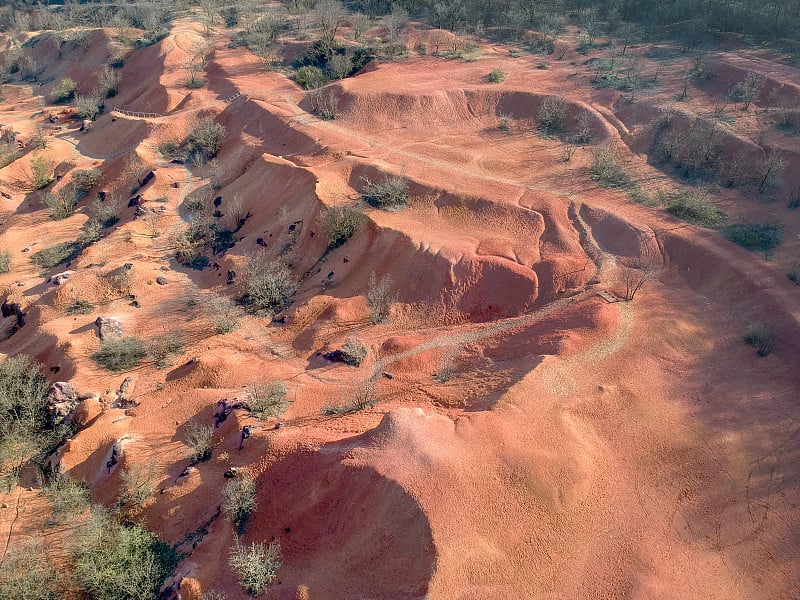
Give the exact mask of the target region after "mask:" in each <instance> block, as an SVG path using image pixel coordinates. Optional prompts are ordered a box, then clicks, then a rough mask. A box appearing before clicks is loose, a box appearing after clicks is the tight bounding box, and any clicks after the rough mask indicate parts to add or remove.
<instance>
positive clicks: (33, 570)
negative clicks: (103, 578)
mask: <svg viewBox="0 0 800 600" xmlns="http://www.w3.org/2000/svg"><path fill="white" fill-rule="evenodd" d="M61 579H62V578H61V576H60V575H59V573H58V571H56V570H55V569H54V568H53V566H52V565H51V564H50V561H49V560H48V559H47V552H46V547H45V542H44V540H42V539H40V538H35V539H29V540H27V541H25V542H23V543H22V544H20V545H12V546H11V547H10V548H8V551H7V552H6V555H5V558H4V559H3V562H1V563H0V598H4V599H5V600H59V599H60V598H64V597H66V596H65V595H64V593H65V591H66V590H65V589H64V587H63V585H62V581H61Z"/></svg>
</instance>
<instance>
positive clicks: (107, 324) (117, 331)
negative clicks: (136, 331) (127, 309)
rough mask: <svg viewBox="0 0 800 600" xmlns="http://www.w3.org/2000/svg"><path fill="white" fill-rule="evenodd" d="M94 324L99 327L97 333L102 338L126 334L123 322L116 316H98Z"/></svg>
mask: <svg viewBox="0 0 800 600" xmlns="http://www.w3.org/2000/svg"><path fill="white" fill-rule="evenodd" d="M94 324H95V327H97V335H98V336H99V337H100V339H101V340H105V339H113V338H118V337H122V336H123V335H124V333H123V331H122V323H120V321H119V319H115V318H114V317H97V320H96V321H95V322H94Z"/></svg>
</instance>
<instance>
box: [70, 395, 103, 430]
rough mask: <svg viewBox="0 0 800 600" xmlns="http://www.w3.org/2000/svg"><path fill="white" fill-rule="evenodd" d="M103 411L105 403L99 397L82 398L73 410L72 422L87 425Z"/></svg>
mask: <svg viewBox="0 0 800 600" xmlns="http://www.w3.org/2000/svg"><path fill="white" fill-rule="evenodd" d="M101 412H103V405H102V404H100V401H99V400H98V399H97V398H88V399H86V400H81V401H80V402H78V404H77V405H76V406H75V410H74V411H73V412H72V422H73V423H75V424H76V425H77V426H78V427H85V426H86V425H88V424H89V423H91V422H92V421H93V420H94V419H96V418H97V417H98V415H99V414H100V413H101Z"/></svg>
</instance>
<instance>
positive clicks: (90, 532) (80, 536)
mask: <svg viewBox="0 0 800 600" xmlns="http://www.w3.org/2000/svg"><path fill="white" fill-rule="evenodd" d="M72 553H73V555H74V557H75V565H74V574H75V578H76V579H77V581H78V583H79V584H80V586H81V587H82V588H83V589H85V590H86V591H87V592H88V593H89V596H90V597H91V598H93V599H94V600H156V598H158V597H159V593H158V591H159V588H160V587H161V585H162V583H163V582H164V580H165V579H166V578H167V577H168V576H169V574H170V573H171V572H172V570H173V569H174V568H175V565H176V564H177V562H178V555H177V553H176V552H175V551H174V550H173V549H172V548H170V547H169V546H167V545H166V544H164V543H163V542H160V541H159V540H158V538H157V537H156V536H155V535H154V534H152V533H151V532H149V531H147V530H146V529H144V528H143V527H141V526H139V525H130V526H124V525H121V524H120V523H118V522H117V521H115V520H114V519H113V518H112V517H111V516H110V515H109V514H108V513H107V512H106V511H105V510H102V509H93V511H92V516H91V518H90V519H89V521H88V522H87V523H86V524H85V525H83V526H82V527H81V528H80V529H79V530H78V532H77V538H76V540H75V543H74V544H73V548H72Z"/></svg>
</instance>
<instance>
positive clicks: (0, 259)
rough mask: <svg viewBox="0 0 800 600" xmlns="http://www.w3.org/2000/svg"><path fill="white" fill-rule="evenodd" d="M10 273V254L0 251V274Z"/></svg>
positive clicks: (6, 251)
mask: <svg viewBox="0 0 800 600" xmlns="http://www.w3.org/2000/svg"><path fill="white" fill-rule="evenodd" d="M9 271H11V252H9V251H8V250H0V274H2V273H8V272H9Z"/></svg>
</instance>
